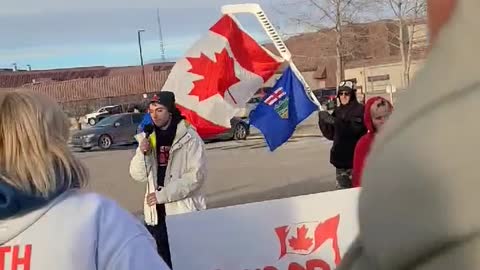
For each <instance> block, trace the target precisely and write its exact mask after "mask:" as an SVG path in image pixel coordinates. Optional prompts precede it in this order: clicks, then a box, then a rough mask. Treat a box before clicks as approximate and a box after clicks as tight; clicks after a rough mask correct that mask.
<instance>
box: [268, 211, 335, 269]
mask: <svg viewBox="0 0 480 270" xmlns="http://www.w3.org/2000/svg"><path fill="white" fill-rule="evenodd" d="M339 223H340V216H339V215H338V216H335V217H332V218H330V219H328V220H326V221H324V222H320V223H319V222H304V223H299V224H295V225H290V226H283V227H279V228H276V229H275V232H276V233H277V236H278V240H279V241H280V259H281V258H283V257H284V256H285V255H287V254H297V255H310V254H312V253H314V252H315V251H317V250H318V249H319V248H320V247H322V246H323V245H324V244H325V243H326V242H327V241H328V240H332V251H333V255H334V262H335V265H337V266H338V265H339V264H340V260H341V257H340V249H339V247H338V235H337V231H338V225H339Z"/></svg>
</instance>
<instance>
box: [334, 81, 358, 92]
mask: <svg viewBox="0 0 480 270" xmlns="http://www.w3.org/2000/svg"><path fill="white" fill-rule="evenodd" d="M355 90H356V89H355V83H353V82H352V81H341V82H340V85H339V86H338V92H354V91H355Z"/></svg>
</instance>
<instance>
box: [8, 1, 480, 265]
mask: <svg viewBox="0 0 480 270" xmlns="http://www.w3.org/2000/svg"><path fill="white" fill-rule="evenodd" d="M428 8H429V27H430V33H431V36H430V38H431V42H432V43H433V44H435V46H433V47H432V51H431V56H430V58H429V60H428V61H427V63H426V65H425V68H424V70H423V71H422V72H421V73H420V74H419V76H418V78H417V79H416V81H415V83H414V84H413V86H412V90H410V92H409V93H408V95H407V96H406V97H405V98H404V99H403V100H402V102H403V103H402V104H408V105H406V106H403V107H399V108H396V109H395V112H394V113H393V106H392V104H391V103H390V102H388V100H385V99H384V98H381V97H374V98H371V99H369V100H368V101H367V102H366V104H365V106H364V105H362V104H360V103H359V102H358V101H357V99H356V94H355V87H354V85H353V84H352V83H350V82H343V83H342V84H341V85H340V87H339V91H338V100H339V106H338V108H336V109H335V110H334V111H333V113H332V114H329V113H328V112H320V113H319V125H320V129H321V131H322V133H323V134H324V135H325V137H326V138H328V139H330V140H333V146H332V149H331V158H330V161H331V163H332V164H333V166H335V168H336V172H337V173H336V180H337V187H338V188H339V189H344V188H351V187H357V186H360V185H361V186H362V192H361V196H360V201H359V223H360V233H359V236H358V238H357V240H356V241H355V242H354V243H353V245H352V246H351V247H350V249H349V251H348V252H347V253H346V255H345V256H344V258H343V261H342V264H341V265H340V267H339V269H342V270H344V269H345V270H348V269H350V270H363V269H419V270H420V269H425V270H429V269H477V268H478V267H480V256H478V252H479V251H480V237H479V234H478V232H479V231H480V222H479V220H480V219H478V218H477V217H478V211H477V208H476V207H477V204H478V200H477V199H476V198H477V194H476V188H475V187H476V186H478V184H477V183H478V181H477V175H476V172H477V171H476V167H475V165H476V163H477V159H476V158H475V154H476V152H477V151H476V150H477V149H478V148H477V147H480V145H479V143H478V140H477V137H478V136H479V135H480V129H478V128H476V126H475V125H474V124H473V125H472V123H475V120H476V112H478V108H479V107H478V99H477V97H479V95H480V86H479V84H478V82H477V81H478V74H477V73H478V72H477V67H476V64H477V61H476V58H477V56H476V54H475V53H474V51H475V49H476V44H478V39H479V35H478V33H477V32H478V30H477V28H478V21H479V20H478V19H477V18H478V16H476V12H477V11H479V10H480V2H479V1H478V0H429V1H428ZM447 22H449V23H447ZM445 66H449V67H450V68H449V70H448V73H445V74H442V75H443V79H442V80H439V79H438V76H439V74H440V72H442V69H441V68H442V67H445ZM391 115H392V117H390V116H391ZM149 117H150V118H151V122H149V123H146V124H145V125H144V126H143V132H142V133H140V134H139V135H137V137H136V139H137V141H138V142H139V146H138V149H137V150H136V153H135V156H134V157H133V159H132V161H131V164H130V174H131V176H132V178H133V179H135V180H137V181H140V182H144V183H146V193H145V200H144V202H145V206H144V215H145V224H146V226H145V224H142V223H141V222H139V221H138V220H136V219H135V218H134V217H133V216H132V215H131V214H129V213H127V212H126V211H125V210H123V209H122V208H120V207H119V206H118V205H117V204H116V203H114V202H113V201H110V200H108V199H106V198H103V197H102V196H99V195H96V194H93V193H87V192H84V191H82V189H83V188H84V187H85V186H86V184H87V183H88V181H89V176H88V171H87V169H86V168H85V167H84V166H83V165H82V163H81V162H80V161H79V160H78V159H77V158H76V157H75V156H74V155H73V154H72V153H71V151H70V150H69V148H68V145H67V141H68V139H69V138H68V137H69V129H70V122H69V121H68V118H67V117H66V115H65V114H64V113H63V112H62V110H61V108H60V107H59V106H58V105H57V104H56V103H55V102H54V101H52V100H50V99H48V98H46V97H44V96H42V95H40V94H37V93H33V92H30V91H27V90H20V91H5V92H1V93H0V198H1V200H2V203H1V204H0V228H1V230H0V241H1V243H0V244H1V248H2V249H1V252H2V256H3V257H2V258H3V261H2V263H3V264H4V265H3V268H2V269H18V267H19V266H23V269H30V268H31V269H73V270H75V269H78V270H80V269H82V270H83V269H112V270H113V269H115V270H122V269H125V270H127V269H170V268H171V258H170V251H169V243H168V237H167V233H166V225H165V217H166V216H167V215H170V214H179V213H187V212H192V211H199V210H203V209H205V208H206V205H205V197H204V195H203V192H202V186H203V182H204V180H205V178H206V166H205V165H206V163H205V162H206V160H205V147H204V144H203V142H202V140H201V139H200V137H199V136H198V134H197V133H196V132H195V130H194V129H193V128H192V127H190V126H189V125H188V123H187V122H186V121H185V120H184V119H183V118H182V116H181V115H180V113H179V112H178V110H177V109H176V107H175V96H174V94H173V93H171V92H161V93H160V94H159V95H158V96H157V97H156V98H155V99H152V101H151V102H150V104H149ZM389 118H390V119H389ZM387 119H389V120H388V124H387V125H385V127H384V124H385V122H386V121H387ZM453 142H455V144H453ZM152 236H153V237H152ZM32 250H33V251H32ZM7 253H8V254H9V256H6V255H5V254H7ZM158 254H160V256H158ZM185 259H188V258H185Z"/></svg>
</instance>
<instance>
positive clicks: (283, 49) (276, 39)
mask: <svg viewBox="0 0 480 270" xmlns="http://www.w3.org/2000/svg"><path fill="white" fill-rule="evenodd" d="M222 13H223V14H228V15H231V16H232V15H233V14H236V13H250V14H253V15H255V17H256V18H257V20H258V22H259V23H260V25H261V26H262V27H263V30H265V32H266V34H267V35H268V37H269V38H270V40H271V41H272V42H273V45H274V46H275V48H276V49H277V51H278V52H279V53H280V56H281V57H282V58H283V59H284V60H285V61H287V62H288V63H289V65H290V67H291V68H292V71H293V73H294V74H295V75H296V76H297V77H298V79H299V80H300V82H302V84H303V86H304V87H305V89H306V91H307V94H308V96H309V97H310V99H311V100H312V101H313V102H314V103H315V104H316V105H317V106H318V108H319V109H320V110H321V111H322V110H323V109H322V106H321V105H320V102H319V101H318V99H317V97H316V96H315V95H314V94H313V92H312V90H311V88H310V86H309V85H308V83H307V81H306V80H305V78H304V77H303V75H302V73H301V72H300V71H299V70H298V68H297V66H296V65H295V63H293V60H292V54H291V53H290V51H289V50H288V48H287V45H285V43H284V42H283V40H282V38H281V37H280V35H279V34H278V32H277V30H276V29H275V27H274V26H273V25H272V23H271V22H270V20H269V19H268V17H267V15H266V14H265V12H264V11H263V9H262V8H261V7H260V5H259V4H238V5H225V6H223V7H222Z"/></svg>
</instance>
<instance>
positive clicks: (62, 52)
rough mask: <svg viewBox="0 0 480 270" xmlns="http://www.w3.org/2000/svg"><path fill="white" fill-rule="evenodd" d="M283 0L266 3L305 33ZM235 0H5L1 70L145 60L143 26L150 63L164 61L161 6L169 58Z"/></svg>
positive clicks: (0, 19)
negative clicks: (282, 8) (281, 9)
mask: <svg viewBox="0 0 480 270" xmlns="http://www.w3.org/2000/svg"><path fill="white" fill-rule="evenodd" d="M279 1H280V0H253V1H247V2H256V3H260V4H261V5H262V7H263V8H264V9H265V11H266V12H267V14H268V15H269V17H270V19H271V20H272V21H273V22H274V23H275V24H276V25H278V26H280V27H281V28H282V30H284V31H287V32H289V33H294V32H301V31H303V30H304V29H299V28H301V26H295V25H292V24H291V23H290V22H289V20H288V18H285V16H283V15H281V14H279V13H278V12H276V9H275V7H274V6H273V5H274V4H278V3H279ZM239 2H240V3H241V2H245V1H238V0H237V1H232V0H168V1H167V0H136V1H131V0H82V1H65V0H15V1H7V0H2V8H1V9H0V25H1V27H0V36H1V38H0V40H1V42H0V68H10V67H12V63H17V65H18V67H19V68H22V69H25V68H26V65H27V64H30V65H31V66H32V68H33V69H51V68H63V67H76V66H95V65H100V66H122V65H137V64H139V56H138V44H137V29H145V30H146V32H145V33H143V34H142V37H143V47H144V58H145V61H146V62H149V61H151V60H154V59H160V56H161V55H160V45H159V39H158V27H157V17H156V12H157V11H156V9H157V8H160V16H161V18H162V27H163V35H164V42H165V47H166V53H167V58H169V59H175V58H178V57H181V56H182V54H183V52H184V51H185V50H186V49H188V48H189V47H190V46H191V45H192V44H193V43H194V42H195V41H196V40H197V39H198V38H200V37H201V35H202V34H204V33H206V31H207V30H208V28H209V27H210V26H211V25H213V24H214V23H215V21H217V20H218V19H219V18H220V16H221V14H220V7H221V6H222V5H224V4H231V3H239ZM239 19H240V22H241V23H242V25H243V26H244V27H245V28H246V29H247V31H248V32H249V33H250V34H252V35H253V36H254V37H255V38H256V39H257V40H258V41H265V40H267V37H266V36H265V35H264V34H263V31H262V30H261V28H260V26H259V25H258V23H256V21H255V19H254V17H253V16H241V17H239Z"/></svg>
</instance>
